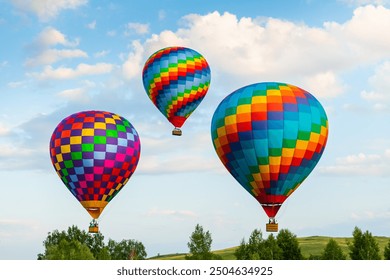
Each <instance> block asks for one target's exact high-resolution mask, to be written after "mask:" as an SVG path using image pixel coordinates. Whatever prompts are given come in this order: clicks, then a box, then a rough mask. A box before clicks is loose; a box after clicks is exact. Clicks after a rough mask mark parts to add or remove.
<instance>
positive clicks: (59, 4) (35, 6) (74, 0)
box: [11, 0, 88, 21]
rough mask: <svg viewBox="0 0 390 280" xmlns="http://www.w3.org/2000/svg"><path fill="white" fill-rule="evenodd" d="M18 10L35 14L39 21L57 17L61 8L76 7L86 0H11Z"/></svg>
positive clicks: (86, 0)
mask: <svg viewBox="0 0 390 280" xmlns="http://www.w3.org/2000/svg"><path fill="white" fill-rule="evenodd" d="M11 2H12V4H13V5H14V6H15V7H16V8H17V9H19V10H21V11H23V12H27V13H33V14H35V15H36V16H37V17H38V18H39V19H40V20H41V21H48V20H50V19H53V18H55V17H57V15H58V14H59V13H60V12H61V11H62V10H69V9H76V8H78V7H80V6H83V5H85V4H87V3H88V0H56V1H51V0H29V1H25V0H11Z"/></svg>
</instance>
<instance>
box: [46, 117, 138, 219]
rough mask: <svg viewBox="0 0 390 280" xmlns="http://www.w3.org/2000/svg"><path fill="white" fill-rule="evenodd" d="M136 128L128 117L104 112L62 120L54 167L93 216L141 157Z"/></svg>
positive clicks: (55, 137) (53, 143)
mask: <svg viewBox="0 0 390 280" xmlns="http://www.w3.org/2000/svg"><path fill="white" fill-rule="evenodd" d="M140 148H141V146H140V140H139V136H138V133H137V131H136V130H135V128H134V127H133V126H132V125H131V123H130V122H129V121H128V120H126V119H125V118H123V117H121V116H119V115H116V114H113V113H109V112H103V111H85V112H79V113H75V114H73V115H71V116H69V117H67V118H65V119H64V120H62V121H61V122H60V123H59V124H58V126H57V127H56V128H55V130H54V132H53V134H52V136H51V140H50V157H51V161H52V164H53V166H54V169H55V170H56V172H57V174H58V176H59V177H60V178H61V180H62V182H63V183H64V184H65V186H66V187H67V188H68V190H69V191H70V192H71V193H72V194H73V195H74V197H76V199H77V200H78V201H79V202H80V203H81V205H82V206H83V207H84V208H85V209H86V210H87V211H88V213H89V214H90V215H91V217H92V218H93V219H97V218H99V216H100V214H101V213H102V211H103V209H104V208H105V207H106V206H107V204H108V203H109V202H110V201H111V200H112V199H113V198H114V197H115V196H116V195H117V194H118V192H119V191H120V190H121V189H122V188H123V187H124V186H125V184H126V183H127V181H128V180H129V178H130V177H131V175H132V174H133V173H134V171H135V169H136V167H137V163H138V160H139V156H140Z"/></svg>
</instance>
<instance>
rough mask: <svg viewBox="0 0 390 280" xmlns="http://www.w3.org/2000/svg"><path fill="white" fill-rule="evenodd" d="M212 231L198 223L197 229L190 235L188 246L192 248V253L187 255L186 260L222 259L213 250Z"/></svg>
mask: <svg viewBox="0 0 390 280" xmlns="http://www.w3.org/2000/svg"><path fill="white" fill-rule="evenodd" d="M212 242H213V239H212V238H211V233H210V232H209V231H206V232H205V231H204V230H203V227H202V226H200V225H199V224H197V225H196V227H195V231H194V232H193V233H192V234H191V236H190V241H189V242H188V243H187V246H188V248H189V250H190V255H187V256H186V257H185V258H186V260H215V259H221V257H219V256H218V255H216V254H213V253H212V252H211V243H212Z"/></svg>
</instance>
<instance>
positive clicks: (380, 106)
mask: <svg viewBox="0 0 390 280" xmlns="http://www.w3.org/2000/svg"><path fill="white" fill-rule="evenodd" d="M389 77H390V61H385V62H384V63H382V64H381V65H379V66H378V67H377V68H376V70H375V73H374V75H373V76H371V77H370V78H369V84H370V86H371V90H363V91H362V92H361V97H362V98H363V99H365V100H366V101H369V102H372V103H373V104H374V109H375V110H377V111H382V110H385V109H387V108H388V106H390V80H389Z"/></svg>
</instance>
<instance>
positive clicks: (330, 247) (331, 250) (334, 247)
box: [321, 238, 347, 260]
mask: <svg viewBox="0 0 390 280" xmlns="http://www.w3.org/2000/svg"><path fill="white" fill-rule="evenodd" d="M346 258H347V256H346V255H345V254H344V253H343V250H342V249H341V247H340V245H339V244H338V243H337V242H336V240H334V239H333V238H331V239H330V240H329V242H328V244H326V246H325V248H324V251H323V253H322V255H321V259H322V260H345V259H346Z"/></svg>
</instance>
